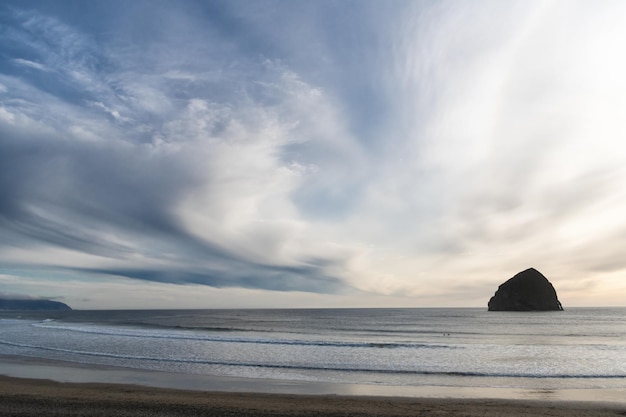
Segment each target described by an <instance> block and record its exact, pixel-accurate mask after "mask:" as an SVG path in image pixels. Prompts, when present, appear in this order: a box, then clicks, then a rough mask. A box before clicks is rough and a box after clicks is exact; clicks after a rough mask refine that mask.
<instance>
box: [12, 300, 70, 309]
mask: <svg viewBox="0 0 626 417" xmlns="http://www.w3.org/2000/svg"><path fill="white" fill-rule="evenodd" d="M71 309H72V308H71V307H70V306H68V305H67V304H64V303H61V302H59V301H52V300H37V299H6V298H5V299H2V298H0V310H54V311H67V310H71Z"/></svg>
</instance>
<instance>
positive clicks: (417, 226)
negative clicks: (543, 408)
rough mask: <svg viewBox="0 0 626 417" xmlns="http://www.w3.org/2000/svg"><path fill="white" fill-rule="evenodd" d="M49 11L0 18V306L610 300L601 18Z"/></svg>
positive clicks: (608, 131) (618, 78)
mask: <svg viewBox="0 0 626 417" xmlns="http://www.w3.org/2000/svg"><path fill="white" fill-rule="evenodd" d="M68 6H69V4H65V3H56V2H55V3H50V2H41V3H38V2H32V3H28V4H27V5H25V4H23V3H21V2H9V3H8V4H6V5H4V6H2V7H0V23H1V25H0V27H1V28H2V29H0V35H1V36H0V39H1V40H0V267H1V268H3V270H2V271H0V272H2V273H4V274H5V275H3V277H4V280H5V282H6V283H7V284H6V285H10V286H11V288H10V289H8V290H7V291H9V292H15V291H19V285H17V284H16V282H19V280H20V279H22V280H23V281H24V282H27V281H29V280H32V279H40V280H46V279H48V280H49V281H50V282H58V285H59V286H60V287H62V286H63V284H62V282H63V281H64V279H65V280H67V279H69V278H67V277H71V279H72V280H75V279H78V280H84V281H85V282H91V283H94V282H107V281H108V282H112V281H111V280H116V279H125V278H128V279H131V280H134V281H133V282H135V283H142V282H144V283H146V285H147V283H148V282H154V283H159V284H163V285H165V284H189V285H190V286H191V287H190V288H192V287H193V288H196V287H195V286H197V285H200V286H209V287H216V288H234V289H236V288H245V289H251V290H271V291H290V292H312V293H328V294H343V295H344V296H346V297H347V296H350V297H355V298H354V299H351V300H358V299H359V298H358V297H363V298H362V300H363V303H367V301H366V300H368V298H367V297H371V296H374V295H376V294H379V295H387V296H389V297H413V299H414V300H417V301H416V303H417V304H419V303H424V302H425V303H428V302H438V303H442V302H443V303H448V304H450V303H451V304H457V305H466V304H469V305H473V303H475V302H476V301H475V300H479V299H480V297H486V298H488V295H489V294H488V293H489V292H492V291H493V288H492V287H493V285H495V284H497V283H499V282H498V281H500V280H502V279H505V278H507V277H509V276H512V275H513V274H514V273H516V272H518V271H519V270H521V269H524V268H526V267H528V266H535V267H537V268H539V269H540V270H542V272H544V274H546V275H547V276H549V277H550V278H551V279H552V280H553V281H554V282H555V283H556V286H557V289H558V288H559V285H560V286H561V287H562V288H564V289H565V291H568V292H569V293H570V294H571V298H572V299H574V300H579V299H582V298H580V296H579V294H582V292H581V291H583V290H584V291H587V292H588V291H589V289H590V288H595V289H596V290H597V294H598V297H601V296H603V295H604V294H606V293H610V292H611V291H613V292H615V291H623V290H624V289H623V287H620V286H619V282H620V281H619V276H620V274H621V273H622V272H623V271H624V270H625V269H626V263H625V262H624V260H623V256H621V250H622V248H623V247H624V245H625V244H626V220H624V219H623V215H622V213H623V212H624V210H625V209H626V207H625V206H626V192H625V191H624V187H623V184H624V181H625V180H626V169H625V168H624V164H623V160H624V157H626V148H625V145H623V144H622V143H623V140H622V138H623V136H624V133H625V128H624V126H623V121H622V119H623V114H624V112H625V110H626V99H625V98H624V97H626V94H624V93H625V92H626V91H625V90H626V81H624V78H623V76H622V74H624V73H626V60H625V59H624V58H622V56H621V54H620V53H619V50H620V45H623V42H624V41H625V40H626V29H624V28H623V25H622V24H621V22H620V19H619V16H623V12H624V10H622V9H624V8H626V6H624V5H622V4H621V3H620V2H605V3H602V4H601V5H594V6H593V7H592V6H591V5H586V4H585V3H576V2H511V3H507V4H506V5H504V4H501V3H500V2H489V1H484V2H477V3H472V4H465V3H464V2H442V3H438V4H434V5H433V4H430V3H428V4H426V3H421V2H393V3H390V4H381V3H378V2H362V1H359V2H350V1H348V2H338V3H337V2H330V1H329V2H315V3H310V2H273V1H268V2H255V3H249V2H237V1H235V2H232V1H229V2H209V3H204V2H195V1H188V2H184V3H182V4H177V5H173V4H169V3H167V2H163V3H157V4H154V3H152V2H141V1H138V2H132V4H126V2H115V1H114V2H107V3H106V4H105V3H99V4H97V5H90V6H89V7H87V5H85V6H76V7H68ZM92 6H93V7H92ZM46 274H48V275H46ZM45 276H48V277H49V278H45ZM59 277H66V278H59ZM0 281H1V280H0ZM29 282H30V281H29ZM24 288H26V287H24ZM24 291H26V289H24ZM484 292H487V294H484ZM34 295H46V294H34ZM75 296H76V297H79V295H75ZM294 297H295V296H294ZM561 298H562V299H563V296H561ZM390 299H392V298H390ZM294 300H295V298H294ZM394 300H396V299H394ZM355 302H357V303H358V301H355ZM394 302H395V301H394Z"/></svg>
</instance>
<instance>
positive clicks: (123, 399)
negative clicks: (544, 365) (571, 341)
mask: <svg viewBox="0 0 626 417" xmlns="http://www.w3.org/2000/svg"><path fill="white" fill-rule="evenodd" d="M0 415H2V416H6V417H18V416H29V417H48V416H83V417H90V416H102V417H104V416H117V417H120V416H128V417H143V416H172V417H174V416H181V417H182V416H274V417H276V416H285V417H287V416H290V417H296V416H320V417H321V416H334V417H339V416H486V417H489V416H494V417H495V416H503V415H506V416H509V417H515V416H555V417H558V416H569V417H576V416H580V417H583V416H594V417H600V416H620V415H621V416H623V415H626V407H624V406H619V405H615V404H613V405H612V404H607V403H576V402H561V401H555V402H550V401H523V400H502V399H500V400H492V399H453V398H445V399H444V398H406V397H404V398H403V397H366V396H361V397H357V396H332V395H287V394H262V393H237V392H204V391H191V390H176V389H164V388H154V387H145V386H137V385H127V384H94V383H81V384H77V383H60V382H54V381H50V380H41V379H24V378H13V377H5V376H2V377H0Z"/></svg>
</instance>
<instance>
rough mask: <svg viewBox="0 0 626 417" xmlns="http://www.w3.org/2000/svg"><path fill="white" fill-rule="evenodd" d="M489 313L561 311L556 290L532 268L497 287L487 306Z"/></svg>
mask: <svg viewBox="0 0 626 417" xmlns="http://www.w3.org/2000/svg"><path fill="white" fill-rule="evenodd" d="M488 308H489V311H558V310H563V307H562V306H561V302H560V301H559V299H558V297H557V295H556V290H555V289H554V287H553V286H552V284H551V283H550V281H548V279H547V278H546V277H544V276H543V274H542V273H541V272H539V271H537V270H536V269H534V268H529V269H527V270H525V271H522V272H520V273H519V274H517V275H515V276H514V277H513V278H511V279H509V280H508V281H506V282H505V283H504V284H502V285H500V286H499V287H498V290H497V291H496V293H495V295H494V296H493V297H491V299H490V300H489V304H488Z"/></svg>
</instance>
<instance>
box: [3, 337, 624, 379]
mask: <svg viewBox="0 0 626 417" xmlns="http://www.w3.org/2000/svg"><path fill="white" fill-rule="evenodd" d="M0 344H3V345H7V346H12V347H19V348H25V349H36V350H44V351H51V352H60V353H66V354H73V355H80V356H91V357H102V358H111V359H122V360H129V361H150V362H163V363H178V364H190V365H209V366H227V367H243V368H267V369H284V370H303V371H322V372H324V371H325V372H345V373H370V374H389V375H392V374H396V375H415V376H419V375H423V376H452V377H476V378H527V379H626V374H558V373H557V374H537V373H524V372H516V373H500V372H476V371H444V370H441V371H433V370H418V369H416V370H413V369H408V370H407V369H384V368H356V367H354V368H349V367H340V366H324V365H304V364H281V363H258V362H237V361H226V360H208V359H194V358H165V357H153V356H144V355H124V354H116V353H107V352H92V351H82V350H75V349H64V348H56V347H51V346H41V345H31V344H24V343H14V342H9V341H5V340H0Z"/></svg>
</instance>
